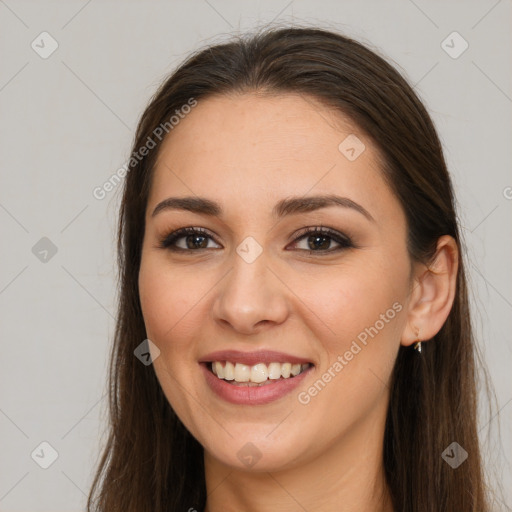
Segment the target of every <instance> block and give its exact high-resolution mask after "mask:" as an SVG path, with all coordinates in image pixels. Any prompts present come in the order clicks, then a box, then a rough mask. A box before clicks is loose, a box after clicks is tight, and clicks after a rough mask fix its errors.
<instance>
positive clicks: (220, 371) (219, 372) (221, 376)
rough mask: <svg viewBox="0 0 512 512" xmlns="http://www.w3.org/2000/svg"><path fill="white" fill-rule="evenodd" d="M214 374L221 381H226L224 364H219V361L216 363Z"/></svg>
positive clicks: (214, 364)
mask: <svg viewBox="0 0 512 512" xmlns="http://www.w3.org/2000/svg"><path fill="white" fill-rule="evenodd" d="M213 372H214V373H215V374H216V375H217V377H219V379H224V378H225V376H224V368H223V367H222V363H219V362H218V361H215V363H213Z"/></svg>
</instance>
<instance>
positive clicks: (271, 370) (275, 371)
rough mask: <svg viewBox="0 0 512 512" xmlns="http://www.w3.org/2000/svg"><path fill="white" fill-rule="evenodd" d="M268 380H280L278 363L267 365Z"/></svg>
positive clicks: (279, 365)
mask: <svg viewBox="0 0 512 512" xmlns="http://www.w3.org/2000/svg"><path fill="white" fill-rule="evenodd" d="M268 378H269V379H272V380H277V379H280V378H281V364H280V363H270V364H269V365H268Z"/></svg>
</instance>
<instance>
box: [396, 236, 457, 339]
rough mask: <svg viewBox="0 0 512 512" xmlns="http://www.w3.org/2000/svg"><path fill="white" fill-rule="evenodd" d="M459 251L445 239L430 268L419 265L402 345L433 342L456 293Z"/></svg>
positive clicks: (440, 244)
mask: <svg viewBox="0 0 512 512" xmlns="http://www.w3.org/2000/svg"><path fill="white" fill-rule="evenodd" d="M458 267H459V249H458V246H457V242H455V240H454V239H453V237H451V236H449V235H444V236H442V237H440V238H439V240H438V241H437V249H436V253H435V255H434V258H433V263H432V264H431V265H430V266H428V267H427V266H426V265H424V264H418V265H417V266H416V268H415V270H414V276H413V287H412V292H411V296H410V300H409V304H408V309H407V325H406V327H405V329H404V332H403V333H402V338H401V344H402V345H404V346H409V345H412V344H413V343H414V342H415V341H417V340H418V339H419V340H420V341H427V340H430V339H431V338H433V337H434V336H435V335H436V334H437V333H438V332H439V331H440V330H441V327H442V326H443V324H444V322H445V321H446V319H447V318H448V315H449V313H450V310H451V308H452V305H453V300H454V298H455V293H456V283H457V270H458Z"/></svg>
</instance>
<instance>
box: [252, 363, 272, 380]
mask: <svg viewBox="0 0 512 512" xmlns="http://www.w3.org/2000/svg"><path fill="white" fill-rule="evenodd" d="M267 377H268V369H267V365H266V364H263V363H258V364H255V365H254V366H253V367H252V368H251V382H258V383H259V382H265V381H266V380H267Z"/></svg>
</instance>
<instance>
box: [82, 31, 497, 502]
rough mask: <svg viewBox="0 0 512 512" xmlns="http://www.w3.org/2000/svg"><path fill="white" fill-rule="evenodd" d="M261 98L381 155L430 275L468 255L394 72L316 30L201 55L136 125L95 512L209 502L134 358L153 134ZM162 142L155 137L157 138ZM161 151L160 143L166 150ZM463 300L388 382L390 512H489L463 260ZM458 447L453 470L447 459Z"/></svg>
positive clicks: (423, 114)
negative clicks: (349, 134) (192, 107)
mask: <svg viewBox="0 0 512 512" xmlns="http://www.w3.org/2000/svg"><path fill="white" fill-rule="evenodd" d="M254 91H258V92H260V93H270V94H281V93H282V94H286V93H299V94H303V95H304V96H305V97H306V98H307V97H311V98H315V99H316V100H320V101H321V102H323V103H324V104H325V105H327V106H329V107H330V108H332V109H333V111H338V112H340V113H341V114H342V115H343V116H346V117H348V118H349V119H351V120H352V122H353V123H355V125H357V126H358V127H359V128H360V129H361V130H362V132H363V133H366V135H367V136H368V137H370V138H371V139H372V140H373V141H374V143H375V144H376V146H377V147H378V148H379V151H380V157H381V160H382V161H381V168H382V172H383V174H384V176H385V178H386V180H387V182H388V184H389V186H390V187H391V189H392V190H393V191H394V193H395V194H396V197H397V198H398V200H399V201H400V203H401V205H402V207H403V209H404V211H405V214H406V219H407V227H408V240H407V243H408V250H409V253H410V257H411V259H412V260H414V261H420V262H423V263H425V264H427V265H428V264H430V263H431V261H432V257H433V255H434V252H435V249H436V242H437V240H438V238H439V237H441V236H442V235H451V236H452V237H453V238H454V239H455V240H456V241H457V243H458V244H459V247H460V248H461V247H462V241H461V238H460V233H459V228H458V223H457V216H456V212H455V209H454V194H453V190H452V184H451V180H450V176H449V174H448V171H447V167H446V163H445V160H444V157H443V152H442V148H441V144H440V141H439V138H438V136H437V133H436V130H435V128H434V126H433V123H432V121H431V119H430V117H429V115H428V113H427V111H426V109H425V108H424V106H423V104H422V102H421V101H420V100H419V98H418V97H417V95H416V94H415V92H414V90H413V89H412V88H411V86H410V85H409V84H408V83H407V82H406V81H405V79H404V78H403V77H402V76H401V75H400V74H399V73H398V72H397V71H396V70H395V69H394V68H393V67H392V66H391V65H390V64H388V63H387V62H386V60H385V59H383V58H382V57H380V56H379V55H378V54H377V53H376V52H375V51H372V50H370V49H368V48H367V47H365V46H364V45H362V44H361V43H359V42H356V41H354V40H352V39H350V38H347V37H344V36H342V35H339V34H337V33H334V32H331V31H327V30H323V29H318V28H297V27H294V28H266V29H264V30H260V31H258V32H257V33H256V34H251V35H245V36H237V37H235V38H233V39H232V40H231V41H229V42H225V43H222V44H217V45H213V46H209V47H207V48H205V49H202V50H200V51H197V52H196V53H194V54H193V55H191V56H190V57H189V58H188V59H187V60H186V61H185V62H184V63H183V64H182V65H181V66H180V67H179V68H178V69H177V70H176V71H175V72H174V73H172V75H171V76H170V77H169V78H168V79H167V80H166V81H165V82H164V83H163V85H161V87H160V88H159V90H158V91H157V92H156V94H155V95H154V97H153V98H152V100H151V102H150V104H149V106H148V107H147V108H146V110H145V112H144V113H143V115H142V118H141V120H140V122H139V125H138V128H137V132H136V136H135V141H134V144H133V151H134V153H135V152H137V151H138V150H139V148H141V147H143V146H144V145H148V140H149V139H152V140H153V141H154V142H155V144H156V147H155V148H153V149H151V150H150V151H148V152H147V154H146V155H144V157H143V158H137V159H133V161H131V163H130V167H129V172H128V174H127V176H126V179H125V182H124V192H123V198H122V204H121V208H120V216H119V238H118V265H119V293H120V295H119V307H118V315H117V327H116V332H115V340H114V344H113V349H112V356H111V361H110V373H109V386H110V389H109V406H110V408H109V413H110V421H109V433H108V441H107V444H106V447H105V449H104V451H103V454H102V458H101V461H100V463H99V468H98V470H97V473H96V475H95V479H94V482H93V485H92V488H91V492H90V495H89V500H88V510H89V511H105V512H106V511H108V512H114V511H122V512H130V511H133V512H146V511H147V512H164V511H166V512H169V511H184V510H189V509H190V508H195V509H197V510H198V511H200V512H201V511H202V510H203V508H204V505H205V502H206V486H205V478H204V465H203V449H202V447H201V445H200V444H199V443H198V442H197V441H196V440H195V439H194V438H193V437H192V436H191V435H190V433H189V432H188V431H187V430H186V428H185V427H184V426H183V424H182V423H181V421H180V420H179V419H178V418H177V416H176V414H175V413H174V411H173V409H172V407H171V406H170V405H169V403H168V402H167V400H166V398H165V396H164V394H163V392H162V389H161V387H160V385H159V383H158V380H157V378H156V376H155V372H154V371H153V369H152V367H151V366H145V365H143V364H141V362H140V361H139V360H138V359H137V358H136V357H134V350H135V348H136V347H137V346H138V345H139V344H140V343H141V342H142V341H143V340H144V339H145V338H146V332H145V327H144V322H143V317H142V312H141V306H140V302H139V292H138V274H139V268H140V261H141V248H142V241H143V236H144V218H145V210H146V206H147V199H148V192H149V190H150V186H151V177H152V171H153V169H154V166H155V162H156V159H157V155H158V150H159V147H160V144H161V142H160V140H158V138H157V137H155V129H156V128H157V127H159V126H162V125H164V123H166V122H167V125H164V126H167V127H166V130H165V131H166V132H169V133H170V135H169V136H172V126H170V125H169V119H170V118H171V117H172V116H173V115H174V114H175V112H176V110H178V111H179V110H180V109H182V107H183V105H186V104H190V101H191V99H192V100H194V101H201V100H204V99H206V98H208V97H209V96H211V95H214V94H215V95H219V94H233V93H235V94H236V93H245V92H254ZM157 133H159V132H157ZM162 139H163V137H162ZM460 252H461V256H460V258H459V270H458V275H457V292H456V296H455V300H454V304H453V307H452V310H451V312H450V314H449V316H448V318H447V320H446V322H445V324H444V326H443V327H442V329H441V330H440V331H439V333H438V334H437V335H436V336H435V337H434V339H432V340H431V341H429V342H428V343H423V351H422V354H421V356H420V357H417V356H418V354H417V353H415V352H414V351H413V350H411V349H410V348H405V347H401V348H400V350H399V353H398V357H397V360H396V363H395V367H394V370H393V374H392V378H391V382H390V390H391V393H390V403H389V409H388V415H387V422H386V427H385V440H384V467H385V474H386V478H387V484H388V486H389V489H390V493H391V497H392V500H393V505H394V509H395V510H396V511H404V512H405V511H407V512H420V511H421V512H444V511H454V510H460V511H464V512H486V511H488V510H489V506H488V504H487V499H486V492H485V486H484V482H483V471H482V467H481V466H482V463H481V456H480V450H479V442H478V435H477V427H476V424H477V423H476V408H477V404H476V394H477V392H476V371H475V366H476V365H475V346H474V340H473V334H472V326H471V322H470V311H469V305H468V291H467V287H466V274H465V266H464V258H463V251H462V250H461V251H460ZM452 442H457V443H458V444H459V445H460V446H461V447H462V448H463V449H464V450H465V451H466V452H467V453H468V454H469V457H468V459H467V460H466V461H465V462H464V463H462V464H461V465H460V466H459V467H457V468H456V469H454V468H452V467H451V466H450V465H449V464H448V463H447V462H446V461H445V460H444V459H443V458H442V456H441V455H442V453H443V452H444V450H445V449H446V448H447V447H448V446H449V445H450V444H451V443H452Z"/></svg>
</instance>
